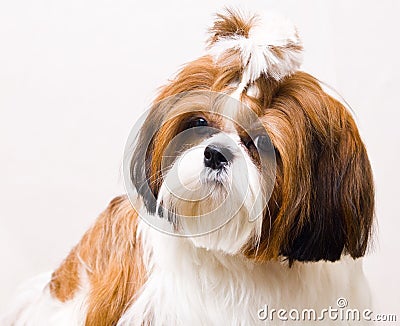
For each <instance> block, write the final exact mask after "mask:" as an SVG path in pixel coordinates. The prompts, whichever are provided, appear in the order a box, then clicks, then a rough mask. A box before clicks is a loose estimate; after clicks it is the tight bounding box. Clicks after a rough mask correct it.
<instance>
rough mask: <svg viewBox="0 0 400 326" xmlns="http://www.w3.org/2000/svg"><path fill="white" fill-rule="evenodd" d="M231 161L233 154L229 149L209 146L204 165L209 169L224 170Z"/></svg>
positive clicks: (206, 150)
mask: <svg viewBox="0 0 400 326" xmlns="http://www.w3.org/2000/svg"><path fill="white" fill-rule="evenodd" d="M231 159H232V153H231V151H230V150H229V149H226V148H222V147H219V146H216V145H208V146H207V147H206V149H205V150H204V165H205V166H206V167H208V168H211V169H214V170H218V169H222V168H223V167H224V166H225V165H227V164H228V162H229V161H230V160H231Z"/></svg>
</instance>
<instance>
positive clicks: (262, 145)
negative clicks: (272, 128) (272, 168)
mask: <svg viewBox="0 0 400 326" xmlns="http://www.w3.org/2000/svg"><path fill="white" fill-rule="evenodd" d="M254 144H255V145H256V147H257V149H258V150H259V151H262V152H270V151H272V150H274V146H273V145H272V142H271V139H270V138H269V137H268V136H267V135H260V136H257V137H256V138H255V139H254Z"/></svg>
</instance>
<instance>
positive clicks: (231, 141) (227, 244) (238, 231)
mask: <svg viewBox="0 0 400 326" xmlns="http://www.w3.org/2000/svg"><path fill="white" fill-rule="evenodd" d="M214 143H218V144H221V145H223V146H224V147H228V148H230V150H231V152H232V153H233V155H234V159H233V160H232V163H231V165H230V166H229V167H228V168H227V171H226V177H225V178H224V179H225V180H224V183H223V185H218V186H217V184H216V183H215V182H213V181H212V178H213V177H214V175H216V174H217V172H216V171H209V170H210V169H208V168H205V166H204V163H203V157H204V149H205V147H206V146H207V145H209V144H214ZM205 174H206V176H205ZM209 178H211V181H210V180H208V179H209ZM260 190H261V186H260V183H259V174H258V170H257V168H256V167H255V166H254V164H253V162H252V161H251V160H250V158H249V156H248V155H247V154H246V153H245V152H244V149H243V148H242V145H241V144H240V139H239V137H238V135H236V134H224V133H219V134H216V135H214V136H212V137H211V138H209V139H207V140H205V141H203V142H202V143H201V144H199V145H197V146H194V147H192V148H191V149H189V150H188V151H186V152H184V153H183V154H182V155H181V157H179V158H178V159H177V160H176V162H175V163H174V165H173V166H172V168H171V169H170V170H169V172H168V173H167V174H166V176H165V181H164V183H163V185H162V187H161V189H160V191H159V194H158V206H160V205H161V204H162V205H163V210H164V216H166V215H167V210H168V209H170V210H172V209H173V210H174V211H176V212H177V214H178V215H180V218H178V221H177V222H178V223H179V226H180V227H181V229H180V230H179V229H178V230H177V232H176V234H177V235H182V234H184V235H195V236H193V237H190V239H191V241H192V242H193V243H194V244H195V245H196V246H198V247H204V248H207V249H211V250H222V251H224V252H226V253H232V254H234V253H236V252H237V251H238V250H239V249H240V248H241V247H242V246H243V245H244V244H245V243H246V242H247V241H248V240H249V238H250V236H252V235H255V236H256V237H257V238H259V236H260V232H261V224H262V219H261V218H259V217H260V213H262V212H263V206H262V205H263V203H262V202H261V200H260V198H262V197H261V196H260V194H259V192H260ZM157 211H158V208H157ZM222 226H223V227H222ZM199 235H200V236H199ZM232 239H235V241H232Z"/></svg>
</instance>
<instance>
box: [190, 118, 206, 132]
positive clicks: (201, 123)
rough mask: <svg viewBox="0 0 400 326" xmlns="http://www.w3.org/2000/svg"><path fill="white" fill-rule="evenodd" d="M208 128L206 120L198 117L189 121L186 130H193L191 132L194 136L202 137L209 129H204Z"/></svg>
mask: <svg viewBox="0 0 400 326" xmlns="http://www.w3.org/2000/svg"><path fill="white" fill-rule="evenodd" d="M207 126H208V122H207V120H206V119H204V118H202V117H198V118H195V119H192V120H190V121H189V123H188V125H187V127H186V129H191V128H193V131H194V132H195V133H196V134H199V135H203V134H206V133H208V132H209V129H210V128H204V127H207Z"/></svg>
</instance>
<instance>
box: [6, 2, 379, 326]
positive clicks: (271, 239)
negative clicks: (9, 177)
mask: <svg viewBox="0 0 400 326" xmlns="http://www.w3.org/2000/svg"><path fill="white" fill-rule="evenodd" d="M209 33H210V37H209V39H208V43H207V48H206V54H204V55H203V56H201V57H200V58H198V59H196V60H194V61H192V62H190V63H188V64H187V65H185V66H184V67H183V68H182V69H181V71H180V72H179V73H178V74H177V75H176V76H175V77H174V78H173V79H172V80H171V81H170V82H169V83H168V84H167V85H166V86H164V87H163V88H162V89H161V91H160V93H159V95H158V97H157V98H156V100H155V101H154V103H153V105H152V106H151V108H150V110H149V112H148V114H147V116H146V118H145V119H144V122H143V123H142V124H141V126H140V129H139V131H138V133H136V134H135V135H134V136H132V141H131V142H129V141H128V144H127V149H126V156H125V162H124V177H125V178H124V179H125V182H126V188H127V194H128V195H124V196H120V197H117V198H115V199H113V200H112V201H111V202H110V204H109V205H108V207H107V208H106V209H105V211H104V212H103V213H102V214H101V215H100V216H99V217H98V219H97V220H96V222H95V223H94V225H93V226H92V227H91V228H90V229H89V230H88V231H87V232H86V234H85V235H84V236H83V238H82V239H81V241H80V242H79V243H78V244H77V245H76V246H75V247H74V248H73V249H72V250H71V252H70V253H69V255H68V256H67V258H66V259H65V260H64V261H63V262H62V263H61V265H60V266H59V267H58V268H57V269H56V270H55V271H54V272H52V273H51V275H44V276H40V277H39V278H37V279H34V280H33V281H32V282H31V283H30V284H28V285H27V287H26V289H27V290H25V291H23V292H21V294H20V296H19V297H18V298H17V300H16V304H15V306H14V309H13V310H12V311H11V312H10V313H9V314H8V315H7V316H6V319H4V320H5V322H4V324H6V325H83V324H84V325H88V326H94V325H190V324H193V325H257V324H263V323H264V324H265V323H267V324H280V323H283V319H282V318H280V317H282V316H280V315H279V314H278V310H280V309H281V310H283V311H293V309H298V310H299V311H301V309H311V308H312V309H314V310H315V311H317V312H321V311H322V312H323V311H324V309H327V308H328V307H332V306H333V307H336V308H340V309H344V308H346V307H348V308H353V309H360V310H361V309H366V308H369V307H370V306H371V302H370V301H371V298H370V294H369V290H368V283H367V281H366V279H365V276H364V274H363V270H362V261H361V259H358V258H360V257H362V256H364V255H365V253H366V251H367V249H368V248H369V242H370V239H371V233H372V226H373V221H374V186H373V177H372V172H371V167H370V163H369V160H368V156H367V152H366V149H365V146H364V144H363V142H362V140H361V138H360V135H359V132H358V130H357V126H356V124H355V122H354V120H353V118H352V116H351V114H350V112H349V110H348V109H347V107H346V106H345V105H344V104H343V103H341V101H339V100H337V99H335V98H334V97H332V96H331V95H329V94H328V91H327V90H326V87H325V86H324V85H322V83H321V82H319V80H318V79H316V78H315V77H313V76H311V75H310V74H308V73H306V72H303V71H301V70H300V65H301V60H302V43H301V40H300V38H299V35H298V32H297V30H296V28H294V27H293V25H292V24H290V23H289V22H288V21H287V20H286V19H281V18H278V17H275V16H273V15H265V16H263V15H257V14H254V15H249V14H245V13H243V12H240V11H238V10H233V9H225V10H224V11H223V12H221V13H219V14H217V16H216V19H215V21H214V24H213V26H212V27H211V28H210V30H209ZM339 298H340V299H341V300H342V301H341V303H340V304H339V301H338V299H339ZM343 300H345V301H344V302H345V304H343ZM267 305H268V307H267ZM336 305H337V306H336ZM340 309H339V310H340ZM268 310H269V311H268ZM271 311H272V314H271ZM273 312H275V313H276V314H275V315H273ZM325 312H326V311H325ZM277 314H278V315H277ZM290 316H291V317H292V315H290ZM318 316H319V315H318ZM287 317H288V315H286V318H287ZM325 317H326V319H325V321H324V323H325V324H329V320H328V319H327V316H325ZM336 323H338V324H343V325H348V324H350V323H351V321H349V320H346V319H343V318H342V319H338V320H337V321H336Z"/></svg>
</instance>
